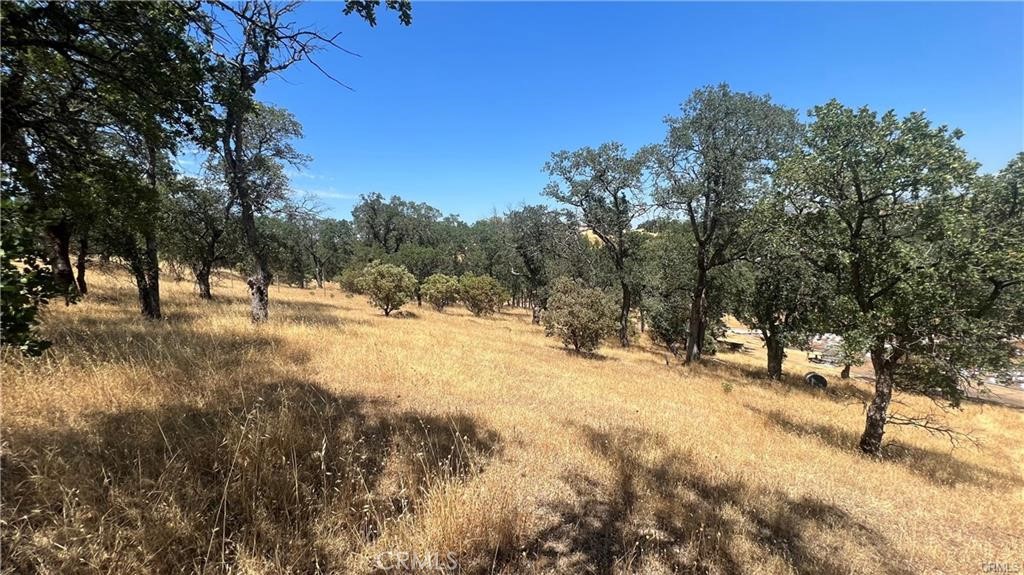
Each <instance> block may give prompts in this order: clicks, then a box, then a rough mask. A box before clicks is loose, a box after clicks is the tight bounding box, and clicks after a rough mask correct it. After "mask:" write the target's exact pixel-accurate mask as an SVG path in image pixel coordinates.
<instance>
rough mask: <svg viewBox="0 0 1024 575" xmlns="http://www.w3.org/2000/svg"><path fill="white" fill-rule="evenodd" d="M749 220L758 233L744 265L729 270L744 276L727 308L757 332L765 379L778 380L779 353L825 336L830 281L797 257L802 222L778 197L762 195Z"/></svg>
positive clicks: (780, 368) (828, 328) (779, 369)
mask: <svg viewBox="0 0 1024 575" xmlns="http://www.w3.org/2000/svg"><path fill="white" fill-rule="evenodd" d="M749 218H750V220H751V225H752V227H755V228H757V229H759V230H761V231H760V232H759V233H758V236H757V241H756V242H754V243H753V244H752V245H751V247H750V249H749V250H748V256H747V257H748V259H749V262H743V263H741V264H738V265H736V266H734V267H735V268H736V271H737V273H740V274H744V276H745V277H744V278H743V279H744V280H745V281H743V285H742V286H741V287H742V288H745V289H741V290H740V291H739V293H738V297H737V298H735V299H734V300H733V302H732V305H731V306H730V309H731V311H732V313H733V315H734V316H735V317H736V318H737V319H739V320H740V321H742V322H743V323H745V324H746V325H748V326H750V327H751V328H753V329H756V330H758V331H760V332H761V335H762V336H763V337H764V341H765V345H766V346H767V347H768V355H769V358H768V375H769V377H772V378H776V379H777V378H779V377H781V376H782V361H783V357H784V351H783V350H784V348H787V347H800V346H801V345H802V344H803V342H805V341H806V340H807V338H808V337H809V336H811V335H813V334H814V333H818V332H822V331H830V329H831V328H830V327H829V326H828V325H827V324H825V323H823V322H822V321H821V318H822V317H823V315H824V314H825V313H826V309H827V307H828V306H829V305H830V303H831V300H832V291H833V290H832V285H833V282H832V281H831V280H830V279H829V278H828V277H827V276H825V275H824V274H820V273H818V272H816V271H815V270H814V268H813V267H811V265H810V264H809V263H808V262H807V260H806V259H804V258H803V257H802V256H801V254H800V244H799V231H798V230H799V228H800V226H801V225H802V220H801V218H800V217H799V216H797V215H796V214H794V213H792V212H791V211H788V210H787V209H786V208H785V197H784V195H783V194H781V193H775V194H773V195H771V196H766V197H765V198H764V199H763V200H762V201H761V202H760V203H759V204H758V205H757V206H756V208H755V209H754V210H753V211H752V212H751V214H750V216H749Z"/></svg>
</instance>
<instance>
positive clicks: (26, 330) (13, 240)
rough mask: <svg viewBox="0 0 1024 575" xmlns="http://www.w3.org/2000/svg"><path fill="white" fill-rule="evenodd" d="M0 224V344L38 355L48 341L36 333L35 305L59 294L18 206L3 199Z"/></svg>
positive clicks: (36, 309) (27, 353) (36, 316)
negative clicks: (2, 216)
mask: <svg viewBox="0 0 1024 575" xmlns="http://www.w3.org/2000/svg"><path fill="white" fill-rule="evenodd" d="M0 209H2V211H3V214H4V222H3V226H0V237H2V240H0V266H2V267H0V324H2V325H0V332H2V334H3V337H2V344H3V345H5V346H10V347H12V348H16V349H18V350H20V351H21V352H22V353H24V354H26V355H39V354H41V353H42V352H43V351H44V350H45V349H46V348H48V347H49V346H50V342H48V341H45V340H43V339H41V338H40V337H39V336H38V335H37V334H36V326H38V324H39V316H38V314H39V307H40V306H42V305H43V304H45V303H46V302H47V301H48V300H49V299H50V298H52V297H54V296H57V295H60V292H59V290H57V289H56V287H55V285H54V283H53V278H52V277H51V271H50V268H49V266H47V265H46V262H44V261H43V260H41V259H40V258H39V257H37V256H36V255H35V253H34V246H33V238H32V231H31V230H30V229H29V228H28V227H26V226H25V223H26V222H25V221H24V220H23V214H22V213H21V209H20V208H19V206H17V205H15V204H14V202H12V201H10V200H9V199H8V198H6V197H5V198H4V199H3V204H2V207H0Z"/></svg>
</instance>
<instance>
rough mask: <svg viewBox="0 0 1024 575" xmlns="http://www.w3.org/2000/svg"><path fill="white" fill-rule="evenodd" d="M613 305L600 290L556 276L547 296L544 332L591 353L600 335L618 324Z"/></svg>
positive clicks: (613, 328) (606, 333)
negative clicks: (549, 294)
mask: <svg viewBox="0 0 1024 575" xmlns="http://www.w3.org/2000/svg"><path fill="white" fill-rule="evenodd" d="M615 307H616V306H615V303H614V302H612V301H611V300H610V299H609V298H608V296H607V295H605V294H604V292H602V291H601V290H599V289H594V288H588V287H585V286H584V285H583V284H582V283H580V282H577V281H573V280H570V279H568V278H564V277H562V278H558V279H557V280H555V283H554V285H553V286H552V287H551V297H550V298H548V309H547V312H546V313H545V314H544V334H545V335H547V336H549V337H550V336H554V337H558V338H559V339H561V340H562V344H563V345H565V346H566V347H572V348H573V349H574V350H576V351H578V352H586V353H591V352H593V351H594V350H596V349H597V348H598V347H599V346H600V345H601V340H602V339H604V338H605V337H607V336H609V335H612V334H614V333H615V330H616V328H617V327H618V324H617V322H616V317H617V315H618V312H617V310H616V309H615Z"/></svg>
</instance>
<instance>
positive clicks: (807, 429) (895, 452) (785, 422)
mask: <svg viewBox="0 0 1024 575" xmlns="http://www.w3.org/2000/svg"><path fill="white" fill-rule="evenodd" d="M750 410H751V411H753V412H754V413H756V414H758V415H760V416H761V417H763V418H764V419H765V420H766V421H767V422H769V423H771V424H772V425H774V426H775V427H776V428H778V429H781V430H783V431H785V432H787V433H791V434H793V435H796V436H798V437H801V438H812V439H814V440H816V441H818V442H820V443H822V444H824V445H827V446H829V447H832V448H835V449H839V450H842V451H847V452H850V453H859V451H856V450H857V443H858V441H859V439H860V437H859V436H858V435H857V434H856V433H853V432H850V431H847V430H845V429H841V428H838V427H835V426H832V425H825V424H816V423H806V422H800V421H796V420H793V419H791V418H790V417H788V416H786V415H785V414H784V413H782V412H781V411H778V410H771V411H763V410H760V409H756V408H753V407H750ZM950 451H952V449H951V450H950ZM882 458H883V459H884V460H885V461H888V462H891V463H893V464H897V465H900V466H902V467H903V468H905V469H907V470H908V471H910V472H912V473H914V474H915V475H919V476H920V477H923V478H924V479H927V480H928V481H930V482H932V483H934V484H936V485H941V486H947V487H955V486H957V485H961V484H969V485H980V486H985V487H990V488H1009V487H1014V486H1019V485H1022V484H1024V479H1022V478H1021V476H1020V474H1019V473H1014V472H1013V471H1012V469H1009V468H1008V469H1007V470H1006V471H999V470H995V469H990V468H988V467H983V466H980V465H976V464H973V463H968V462H966V461H961V460H959V459H957V458H956V457H954V456H953V454H952V453H951V452H942V451H936V450H932V449H925V448H921V447H915V446H911V445H903V444H898V443H887V444H886V445H885V446H883V448H882Z"/></svg>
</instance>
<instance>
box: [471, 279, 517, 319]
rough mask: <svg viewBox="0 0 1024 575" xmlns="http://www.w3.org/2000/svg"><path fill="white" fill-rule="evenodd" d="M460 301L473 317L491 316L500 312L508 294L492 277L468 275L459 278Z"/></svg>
mask: <svg viewBox="0 0 1024 575" xmlns="http://www.w3.org/2000/svg"><path fill="white" fill-rule="evenodd" d="M459 299H461V300H462V303H464V304H466V307H467V308H468V309H469V311H471V312H473V315H476V316H481V315H489V314H492V313H494V312H495V311H497V310H498V308H499V307H501V305H502V304H503V303H505V300H506V299H508V294H507V293H506V292H505V288H503V287H501V284H500V283H498V280H496V279H494V278H492V277H491V276H477V275H473V274H466V275H464V276H462V277H461V278H459Z"/></svg>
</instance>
